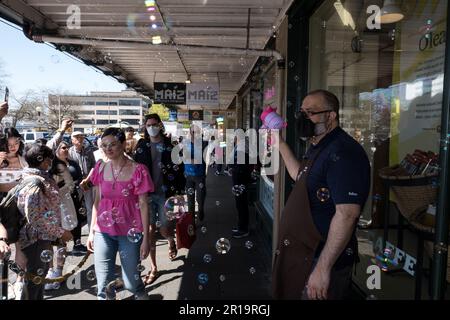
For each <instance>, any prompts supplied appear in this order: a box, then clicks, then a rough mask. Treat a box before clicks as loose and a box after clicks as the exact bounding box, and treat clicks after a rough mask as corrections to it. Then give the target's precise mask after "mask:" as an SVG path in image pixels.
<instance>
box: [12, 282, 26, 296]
mask: <svg viewBox="0 0 450 320" xmlns="http://www.w3.org/2000/svg"><path fill="white" fill-rule="evenodd" d="M24 286H25V283H24V282H23V281H16V282H15V283H14V287H13V288H14V295H15V296H16V297H15V300H22V298H23V297H22V295H23V288H24Z"/></svg>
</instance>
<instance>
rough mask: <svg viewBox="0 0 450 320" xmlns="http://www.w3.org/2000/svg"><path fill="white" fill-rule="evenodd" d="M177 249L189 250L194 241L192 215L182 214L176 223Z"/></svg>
mask: <svg viewBox="0 0 450 320" xmlns="http://www.w3.org/2000/svg"><path fill="white" fill-rule="evenodd" d="M176 230H177V231H176V234H177V237H176V239H177V249H181V248H186V249H190V248H191V246H192V244H193V243H194V241H195V239H196V234H195V225H194V215H193V214H192V213H188V212H187V213H185V214H183V215H182V216H181V217H180V218H179V219H178V221H177V225H176Z"/></svg>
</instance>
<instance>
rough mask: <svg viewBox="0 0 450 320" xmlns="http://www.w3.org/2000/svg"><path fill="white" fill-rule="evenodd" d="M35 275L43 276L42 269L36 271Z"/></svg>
mask: <svg viewBox="0 0 450 320" xmlns="http://www.w3.org/2000/svg"><path fill="white" fill-rule="evenodd" d="M36 274H37V275H38V276H42V275H43V274H44V269H42V268H40V269H37V271H36Z"/></svg>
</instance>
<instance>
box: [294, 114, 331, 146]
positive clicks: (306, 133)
mask: <svg viewBox="0 0 450 320" xmlns="http://www.w3.org/2000/svg"><path fill="white" fill-rule="evenodd" d="M299 121H300V122H299V135H300V138H301V139H302V140H306V139H309V138H312V137H314V136H316V137H317V136H320V135H323V134H324V133H326V132H327V131H328V126H327V123H328V119H327V120H326V121H324V122H319V123H314V122H312V121H311V119H308V118H306V115H305V114H304V113H303V112H301V113H300V117H299Z"/></svg>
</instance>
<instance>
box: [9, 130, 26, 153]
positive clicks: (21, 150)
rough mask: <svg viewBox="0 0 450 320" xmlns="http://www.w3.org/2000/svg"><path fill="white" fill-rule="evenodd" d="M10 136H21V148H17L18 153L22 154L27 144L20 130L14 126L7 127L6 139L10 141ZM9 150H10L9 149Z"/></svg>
mask: <svg viewBox="0 0 450 320" xmlns="http://www.w3.org/2000/svg"><path fill="white" fill-rule="evenodd" d="M9 138H19V141H20V142H19V143H20V145H19V150H17V154H18V155H19V156H22V154H23V149H24V148H25V144H24V143H23V140H22V136H21V135H20V133H19V131H17V129H16V128H14V127H9V128H5V139H6V141H8V139H9ZM8 152H9V150H8Z"/></svg>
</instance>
